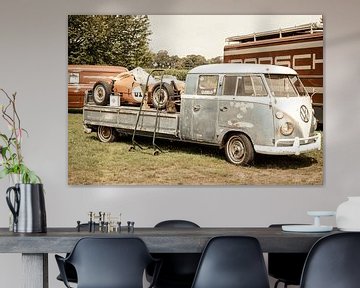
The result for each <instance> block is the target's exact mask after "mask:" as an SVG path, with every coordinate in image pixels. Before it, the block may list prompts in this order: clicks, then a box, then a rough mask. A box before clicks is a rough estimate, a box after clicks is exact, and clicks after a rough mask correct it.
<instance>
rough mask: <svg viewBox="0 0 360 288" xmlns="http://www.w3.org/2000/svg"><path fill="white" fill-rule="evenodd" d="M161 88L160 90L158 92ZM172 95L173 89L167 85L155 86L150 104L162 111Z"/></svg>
mask: <svg viewBox="0 0 360 288" xmlns="http://www.w3.org/2000/svg"><path fill="white" fill-rule="evenodd" d="M160 86H161V90H160ZM173 95H174V89H173V88H172V87H171V86H170V85H169V84H168V83H162V85H160V83H159V84H157V85H155V86H154V88H153V90H152V93H151V103H152V104H153V105H154V107H155V108H157V109H164V108H165V107H166V103H167V102H168V101H169V98H170V96H173Z"/></svg>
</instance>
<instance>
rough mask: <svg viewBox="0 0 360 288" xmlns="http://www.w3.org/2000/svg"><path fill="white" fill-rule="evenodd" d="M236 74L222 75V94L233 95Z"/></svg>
mask: <svg viewBox="0 0 360 288" xmlns="http://www.w3.org/2000/svg"><path fill="white" fill-rule="evenodd" d="M237 78H238V77H237V76H225V77H224V89H223V95H230V96H234V95H235V89H236V81H237Z"/></svg>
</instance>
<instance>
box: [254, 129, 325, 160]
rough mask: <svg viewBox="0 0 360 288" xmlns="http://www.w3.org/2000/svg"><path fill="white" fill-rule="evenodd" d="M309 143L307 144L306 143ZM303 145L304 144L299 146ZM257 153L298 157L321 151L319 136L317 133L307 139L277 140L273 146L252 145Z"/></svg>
mask: <svg viewBox="0 0 360 288" xmlns="http://www.w3.org/2000/svg"><path fill="white" fill-rule="evenodd" d="M309 141H310V142H311V143H308V142H309ZM289 143H293V144H292V145H290V146H281V145H283V144H289ZM301 143H304V144H301ZM254 149H255V151H256V152H257V153H260V154H268V155H300V154H301V153H305V152H309V151H313V150H320V149H321V134H320V133H317V134H316V135H314V136H311V137H307V138H299V137H295V138H293V139H279V140H277V141H276V142H275V145H274V146H261V145H254Z"/></svg>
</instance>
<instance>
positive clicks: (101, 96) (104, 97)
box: [93, 81, 111, 106]
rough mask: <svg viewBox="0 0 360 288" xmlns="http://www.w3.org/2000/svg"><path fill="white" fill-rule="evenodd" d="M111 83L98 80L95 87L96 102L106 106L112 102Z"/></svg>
mask: <svg viewBox="0 0 360 288" xmlns="http://www.w3.org/2000/svg"><path fill="white" fill-rule="evenodd" d="M110 94H111V85H110V84H109V83H107V82H104V81H100V82H96V83H95V85H94V89H93V97H94V102H95V103H96V104H97V105H101V106H105V105H108V104H109V103H110Z"/></svg>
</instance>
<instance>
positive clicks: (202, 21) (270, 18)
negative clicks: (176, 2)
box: [149, 15, 321, 59]
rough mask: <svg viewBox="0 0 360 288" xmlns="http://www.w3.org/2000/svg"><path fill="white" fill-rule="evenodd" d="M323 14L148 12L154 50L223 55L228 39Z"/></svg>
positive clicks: (312, 19) (313, 19)
mask: <svg viewBox="0 0 360 288" xmlns="http://www.w3.org/2000/svg"><path fill="white" fill-rule="evenodd" d="M320 17H321V15H149V19H150V25H151V30H152V35H151V36H150V38H151V42H150V49H151V50H152V51H153V52H158V51H159V50H167V51H168V52H169V54H170V55H178V56H180V57H184V56H186V55H190V54H199V55H203V56H205V58H207V59H210V58H213V57H217V56H222V54H223V48H224V44H225V38H227V37H230V36H236V35H243V34H250V33H253V32H262V31H267V30H274V29H279V28H286V27H292V26H296V25H301V24H307V23H311V22H319V21H320Z"/></svg>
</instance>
